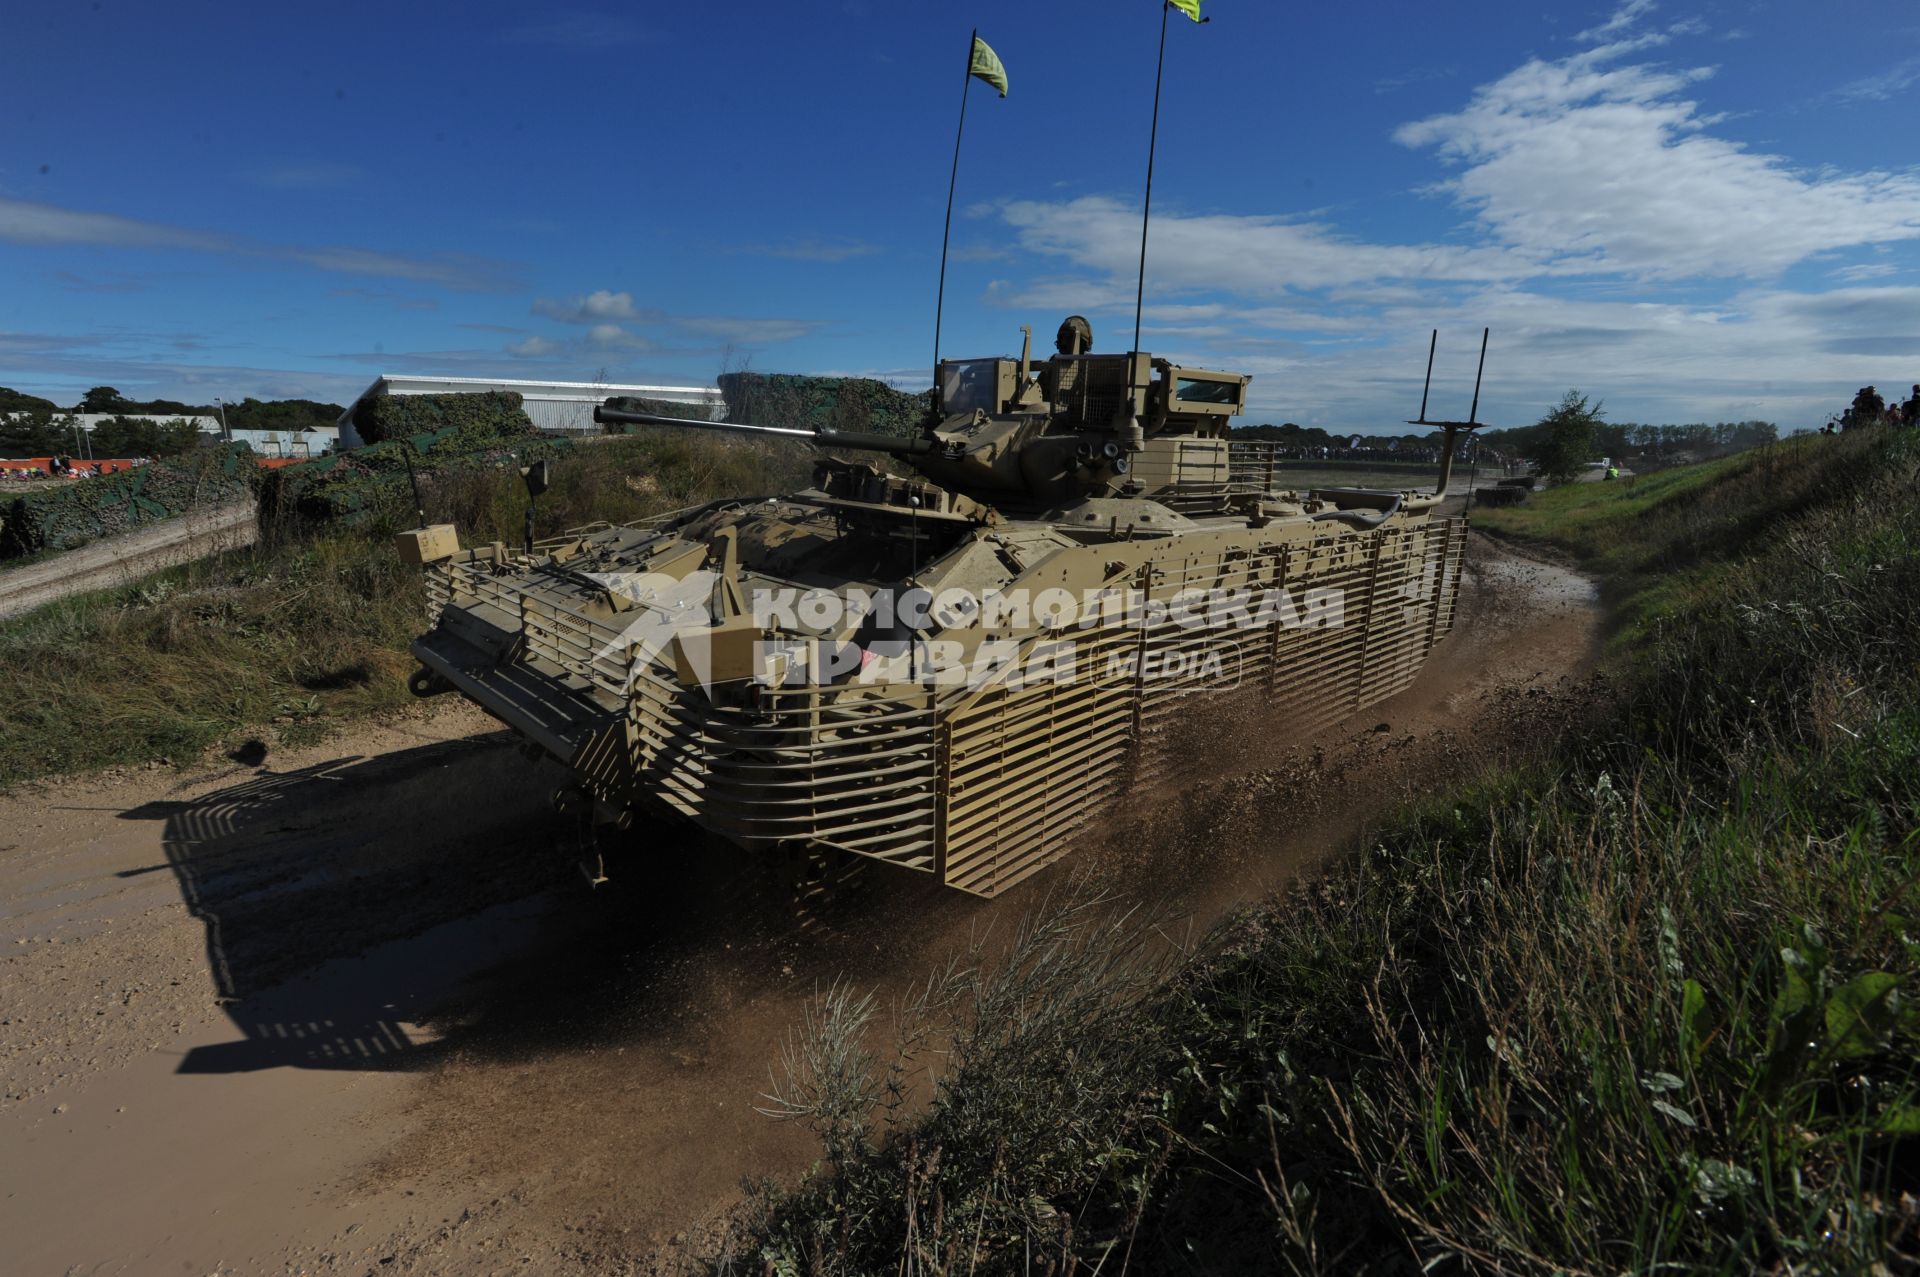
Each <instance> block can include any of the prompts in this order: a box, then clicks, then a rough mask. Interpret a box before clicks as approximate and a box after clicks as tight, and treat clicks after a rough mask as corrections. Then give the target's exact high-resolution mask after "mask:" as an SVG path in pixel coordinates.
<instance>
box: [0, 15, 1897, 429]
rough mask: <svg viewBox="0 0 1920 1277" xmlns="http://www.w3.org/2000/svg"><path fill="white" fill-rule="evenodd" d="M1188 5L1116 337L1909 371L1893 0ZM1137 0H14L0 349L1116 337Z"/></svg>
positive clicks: (673, 366)
mask: <svg viewBox="0 0 1920 1277" xmlns="http://www.w3.org/2000/svg"><path fill="white" fill-rule="evenodd" d="M1205 12H1206V13H1207V14H1208V15H1209V16H1210V18H1211V21H1209V22H1208V23H1207V24H1205V25H1200V26H1196V25H1194V24H1192V23H1190V22H1188V21H1187V20H1185V19H1184V18H1182V17H1181V16H1180V15H1179V14H1178V13H1177V12H1176V13H1175V14H1174V15H1173V19H1172V23H1171V25H1170V28H1169V30H1168V33H1167V51H1166V68H1165V84H1164V90H1163V97H1162V102H1161V110H1160V122H1159V148H1158V158H1157V163H1156V168H1155V171H1154V192H1153V218H1152V223H1151V233H1150V239H1149V256H1148V263H1147V274H1146V307H1145V316H1144V327H1143V331H1142V334H1141V338H1140V346H1141V348H1143V349H1147V350H1151V351H1153V352H1154V353H1155V354H1156V355H1162V356H1166V357H1169V358H1172V359H1174V360H1176V361H1178V362H1183V363H1189V364H1196V365H1200V366H1206V367H1215V368H1224V369H1230V370H1234V371H1239V372H1248V373H1252V374H1253V376H1254V380H1253V384H1252V388H1251V401H1252V408H1251V411H1250V413H1249V415H1248V417H1247V418H1246V420H1248V421H1251V422H1258V421H1274V422H1278V421H1282V420H1291V421H1297V422H1300V423H1302V424H1305V425H1319V426H1325V427H1328V428H1331V429H1338V430H1360V431H1367V430H1387V429H1390V430H1393V431H1395V432H1398V431H1399V430H1402V429H1404V427H1403V426H1400V425H1399V422H1400V421H1402V420H1403V419H1405V418H1408V417H1412V416H1414V415H1415V414H1416V413H1417V411H1418V409H1419V400H1420V393H1421V378H1422V374H1423V372H1424V370H1425V365H1426V355H1427V342H1428V334H1429V331H1430V330H1432V329H1434V328H1438V329H1439V330H1440V343H1439V352H1438V358H1437V361H1436V367H1435V372H1434V382H1433V392H1432V402H1431V404H1430V407H1429V414H1430V415H1431V416H1435V417H1463V416H1465V415H1466V411H1467V408H1468V401H1469V400H1470V398H1471V395H1472V388H1473V375H1474V364H1475V360H1476V358H1477V355H1478V350H1479V343H1480V333H1481V329H1482V328H1483V327H1486V328H1490V329H1491V330H1492V332H1491V338H1490V343H1489V349H1488V354H1487V367H1486V377H1485V387H1484V390H1483V393H1482V399H1481V411H1480V417H1481V419H1482V420H1484V421H1488V422H1490V423H1493V424H1495V425H1522V424H1526V423H1528V422H1531V421H1534V420H1536V419H1538V418H1539V417H1540V416H1541V415H1542V414H1543V413H1544V412H1545V411H1546V410H1547V409H1548V408H1549V407H1551V405H1552V404H1553V403H1554V402H1555V401H1557V400H1558V399H1559V398H1560V396H1561V395H1562V394H1563V393H1564V392H1565V391H1566V390H1568V389H1570V388H1574V389H1578V390H1580V391H1581V392H1582V393H1585V394H1588V395H1590V396H1592V397H1594V398H1596V399H1599V400H1602V401H1603V402H1604V404H1605V406H1606V410H1607V414H1608V416H1609V418H1610V419H1612V420H1616V421H1643V422H1687V421H1736V420H1745V419H1753V418H1759V419H1764V420H1772V421H1776V422H1778V423H1779V424H1780V425H1781V426H1782V428H1783V429H1794V428H1799V427H1807V426H1817V425H1819V424H1820V422H1821V421H1822V420H1824V419H1825V417H1826V415H1827V414H1828V413H1830V412H1833V411H1837V410H1838V409H1840V408H1842V407H1844V406H1845V405H1846V403H1847V402H1848V401H1849V400H1850V399H1851V397H1852V394H1853V392H1854V390H1855V389H1856V388H1857V387H1859V386H1861V385H1864V384H1868V383H1873V384H1876V385H1878V386H1879V387H1880V389H1881V390H1882V392H1883V393H1885V392H1888V391H1889V390H1894V389H1897V390H1898V391H1899V392H1900V393H1899V395H1897V396H1896V395H1889V397H1890V398H1893V397H1904V394H1905V389H1906V387H1907V386H1908V385H1910V384H1911V383H1913V382H1915V381H1920V147H1917V145H1916V143H1920V126H1916V124H1915V121H1916V119H1920V9H1916V8H1915V7H1914V5H1913V4H1912V3H1911V0H1848V3H1846V4H1844V5H1839V6H1834V5H1829V4H1824V3H1803V2H1801V0H1737V2H1736V0H1624V3H1622V2H1620V0H1603V2H1601V3H1593V4H1579V3H1575V4H1541V3H1538V2H1536V3H1528V4H1522V3H1508V2H1505V0H1487V2H1485V3H1467V4H1456V5H1435V4H1432V3H1430V2H1423V3H1409V2H1404V0H1383V2H1381V3H1370V4H1365V5H1313V6H1299V5H1291V4H1288V5H1281V4H1273V3H1269V2H1267V0H1205ZM1160 14H1161V10H1160V8H1159V6H1158V5H1156V4H1154V3H1152V0H1107V2H1105V3H1100V4H1092V5H1090V4H1087V3H1085V0H1077V2H1074V3H1067V2H1065V0H1027V2H1026V3H1021V4H1015V3H1002V2H1000V0H978V2H977V3H974V4H970V5H964V6H962V5H948V4H931V3H922V2H914V0H902V2H896V3H882V2H880V0H852V2H850V3H822V4H812V5H799V4H792V3H771V2H763V3H726V2H724V0H713V2H711V3H707V4H701V5H664V4H655V5H644V6H641V5H628V6H620V7H605V8H589V7H567V6H566V5H564V4H562V5H560V6H558V7H554V6H546V5H532V4H500V3H484V2H483V3H470V4H462V5H458V6H454V5H447V6H431V5H407V6H396V5H392V4H381V5H361V4H354V3H335V4H330V5H328V6H325V7H324V8H320V9H316V8H312V7H308V6H279V5H260V4H247V5H232V4H223V3H143V4H136V3H133V2H132V0H94V2H92V3H85V2H81V0H59V2H55V3H40V2H39V0H15V2H14V3H13V4H12V5H10V6H9V7H8V17H7V19H6V23H5V26H6V32H5V38H4V39H0V102H3V103H4V104H5V109H4V113H3V114H0V119H4V121H5V123H4V124H3V125H0V385H9V386H12V387H15V388H16V389H20V390H25V391H28V392H30V393H35V394H41V395H45V396H47V397H48V398H51V399H53V400H55V401H56V402H58V403H61V404H69V403H73V402H75V401H77V400H78V398H79V396H80V394H81V392H82V391H84V390H85V389H86V388H88V387H90V386H94V385H100V384H106V385H112V386H115V387H117V388H118V389H120V390H121V391H122V392H123V393H124V394H126V395H128V396H129V397H131V398H137V399H138V398H150V397H163V398H172V399H182V400H187V401H192V402H207V401H209V400H211V399H213V398H214V397H216V396H219V397H224V398H227V399H238V398H241V397H243V396H248V395H252V396H256V397H261V398H279V397H310V398H319V399H328V400H333V401H336V402H345V401H348V400H350V399H351V398H352V397H353V396H355V395H356V394H358V393H359V392H360V391H361V390H362V389H364V388H365V387H366V386H367V385H368V383H370V382H371V381H372V380H373V379H374V378H375V377H377V376H379V375H380V374H383V373H409V374H443V375H450V376H480V377H509V378H529V379H543V380H613V381H620V382H639V383H669V384H690V383H710V382H711V381H712V379H713V377H714V375H715V374H716V373H718V372H720V371H723V370H725V369H729V368H741V367H748V368H753V369H758V370H760V371H766V372H810V373H830V374H856V375H865V376H878V377H883V378H886V379H889V380H892V381H894V382H895V383H896V384H898V385H900V386H902V387H903V388H918V387H921V386H924V385H926V384H928V382H929V380H930V378H929V371H928V370H929V367H930V364H931V361H932V358H933V320H934V297H935V284H936V277H937V272H938V269H939V260H940V242H941V229H942V216H943V213H944V210H945V206H946V196H947V183H948V178H949V174H950V172H951V166H952V164H953V141H954V132H955V123H956V119H957V115H958V112H959V109H960V105H961V89H962V85H963V84H964V83H966V80H965V76H964V70H965V65H966V61H965V59H966V52H967V48H968V35H969V31H970V29H972V28H973V27H975V26H977V27H978V29H979V31H980V33H981V35H982V37H983V38H984V39H986V40H988V41H989V42H990V43H991V44H992V45H993V46H994V48H995V49H996V50H997V51H998V52H999V54H1000V56H1001V58H1002V60H1003V61H1004V63H1005V65H1006V68H1007V72H1008V77H1009V80H1010V93H1009V94H1008V96H1007V97H1006V98H1005V99H1001V98H1000V97H999V96H998V95H997V94H996V93H995V92H994V90H993V89H992V88H990V87H989V86H987V85H985V84H983V83H980V82H978V81H973V82H972V84H971V88H970V89H969V90H968V94H967V100H966V112H967V113H966V131H965V135H964V143H963V146H962V149H961V152H960V158H959V169H958V199H957V204H956V209H955V212H954V217H953V232H952V244H953V249H952V255H951V259H950V261H949V263H948V267H947V287H946V308H945V320H944V329H943V334H942V339H941V351H942V353H943V354H944V355H946V356H948V357H962V356H975V355H999V354H1011V353H1017V351H1018V349H1019V344H1020V333H1019V331H1018V330H1019V326H1020V325H1022V324H1029V325H1031V326H1032V328H1033V330H1034V334H1035V345H1036V348H1039V349H1042V350H1044V349H1047V348H1049V347H1050V343H1051V340H1052V336H1053V333H1054V331H1055V329H1056V328H1057V327H1058V325H1059V323H1060V320H1061V319H1062V318H1063V317H1064V316H1065V315H1067V314H1069V313H1081V314H1084V315H1086V316H1088V317H1089V318H1090V319H1091V321H1092V324H1093V328H1094V334H1095V349H1097V350H1108V351H1124V350H1127V349H1129V348H1131V347H1132V345H1133V333H1132V327H1133V307H1134V291H1135V271H1136V268H1137V265H1138V253H1139V244H1140V206H1141V194H1142V187H1143V183H1144V178H1145V170H1146V160H1147V130H1148V122H1149V116H1150V112H1151V110H1152V99H1153V76H1154V55H1155V48H1156V42H1157V39H1158V36H1159V31H1160Z"/></svg>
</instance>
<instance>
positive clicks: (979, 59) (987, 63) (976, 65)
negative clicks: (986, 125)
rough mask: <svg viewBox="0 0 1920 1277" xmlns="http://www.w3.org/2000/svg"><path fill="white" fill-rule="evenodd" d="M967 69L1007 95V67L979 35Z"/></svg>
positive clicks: (1195, 0)
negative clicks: (970, 63)
mask: <svg viewBox="0 0 1920 1277" xmlns="http://www.w3.org/2000/svg"><path fill="white" fill-rule="evenodd" d="M1192 3H1194V5H1195V7H1196V8H1197V7H1198V0H1192ZM969 71H970V73H971V74H973V75H977V76H979V77H980V78H981V79H982V80H985V81H986V82H987V83H988V84H991V85H992V86H993V87H994V88H996V89H998V90H1000V96H1001V97H1005V96H1007V68H1006V66H1005V65H1004V64H1003V63H1002V62H1001V61H1000V55H999V54H997V53H995V52H994V51H993V47H992V46H991V45H989V44H988V43H987V42H986V41H985V40H982V39H981V38H980V37H979V36H975V37H973V65H972V66H971V67H970V68H969Z"/></svg>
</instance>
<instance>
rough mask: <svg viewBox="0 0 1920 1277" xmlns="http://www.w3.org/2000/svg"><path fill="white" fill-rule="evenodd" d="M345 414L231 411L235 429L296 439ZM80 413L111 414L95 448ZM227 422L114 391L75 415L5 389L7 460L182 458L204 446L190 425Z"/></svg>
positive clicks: (89, 398)
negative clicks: (83, 435) (80, 431)
mask: <svg viewBox="0 0 1920 1277" xmlns="http://www.w3.org/2000/svg"><path fill="white" fill-rule="evenodd" d="M341 412H342V409H341V407H340V405H339V404H333V403H323V402H321V401H319V400H315V399H266V400H263V399H254V398H251V397H249V398H246V399H243V400H241V401H240V402H239V403H229V404H227V405H226V424H227V425H228V427H229V428H231V429H234V430H271V431H276V432H281V433H293V432H297V431H303V430H313V429H315V428H317V427H320V426H332V425H334V424H335V422H336V421H337V420H338V419H339V416H340V413H341ZM80 413H87V414H100V413H104V414H110V415H109V416H108V418H107V420H105V421H101V422H98V423H97V424H96V425H95V426H94V428H93V430H92V431H91V432H89V439H88V442H87V445H82V443H81V442H80V441H79V440H77V439H76V438H75V436H74V425H73V417H74V416H75V415H77V414H80ZM219 415H220V409H219V407H218V406H217V405H211V404H186V403H180V402H178V401H177V400H172V399H148V400H134V399H128V398H127V397H125V396H124V395H122V394H121V393H120V392H119V391H118V390H115V389H114V388H113V387H112V386H95V387H93V388H92V389H91V390H89V391H87V393H86V394H85V395H82V396H81V398H80V402H79V403H77V404H75V405H74V406H73V407H71V408H62V407H60V406H59V405H57V404H55V403H54V402H53V401H52V400H51V399H43V398H41V397H40V396H38V395H29V394H25V393H23V392H21V391H18V390H14V389H11V388H10V387H7V386H0V456H9V457H45V456H51V455H55V454H59V453H72V452H74V451H77V450H81V449H82V448H83V446H88V447H90V448H91V451H92V453H93V455H95V456H101V457H168V456H175V455H177V454H179V453H181V452H185V451H187V450H189V449H191V448H196V447H198V446H200V444H201V443H202V442H203V439H202V435H201V431H200V428H199V427H198V425H196V424H195V423H194V422H193V421H192V420H190V418H194V417H217V416H219ZM153 418H159V420H153Z"/></svg>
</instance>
